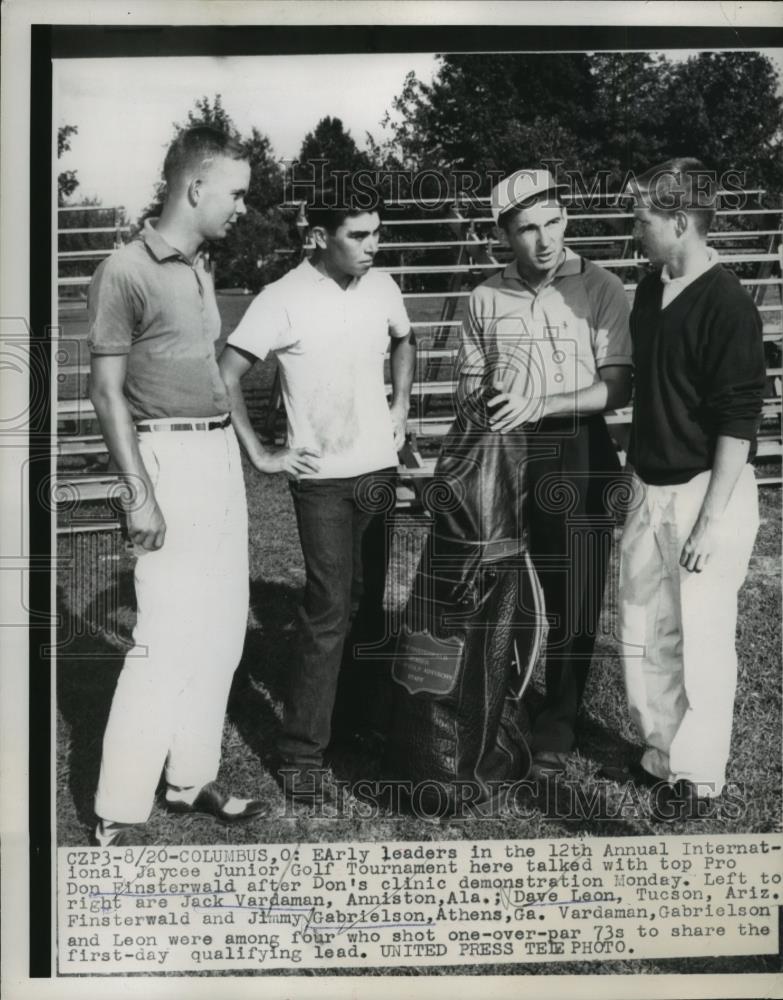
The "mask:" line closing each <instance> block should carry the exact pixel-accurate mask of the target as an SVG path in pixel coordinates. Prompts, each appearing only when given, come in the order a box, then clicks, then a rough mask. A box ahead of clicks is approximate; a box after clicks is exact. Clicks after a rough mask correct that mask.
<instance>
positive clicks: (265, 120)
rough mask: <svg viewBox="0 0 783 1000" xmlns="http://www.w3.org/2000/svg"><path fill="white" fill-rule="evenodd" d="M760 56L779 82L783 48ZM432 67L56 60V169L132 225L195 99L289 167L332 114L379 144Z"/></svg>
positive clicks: (414, 62) (430, 58)
mask: <svg viewBox="0 0 783 1000" xmlns="http://www.w3.org/2000/svg"><path fill="white" fill-rule="evenodd" d="M762 51H765V52H766V54H768V55H770V56H771V57H772V58H773V61H774V63H775V65H776V68H777V70H778V73H779V75H780V76H781V79H782V80H783V50H781V49H777V50H762ZM690 54H692V53H691V52H690V51H685V50H680V51H678V52H667V53H666V55H668V56H670V57H675V58H685V57H686V56H688V55H690ZM436 69H437V62H436V59H435V56H434V55H431V54H419V53H388V54H386V53H384V54H377V53H376V54H374V55H373V56H372V57H369V56H368V55H367V54H366V53H357V54H348V55H313V56H304V55H297V56H231V57H160V58H134V59H131V58H116V59H100V58H96V59H65V60H60V61H57V62H56V63H55V67H54V73H55V86H54V91H55V105H54V124H55V127H58V126H61V125H76V126H77V127H78V129H79V131H78V134H77V135H75V136H73V137H72V139H71V150H70V152H68V153H65V154H64V155H63V156H62V157H61V159H60V160H59V162H58V164H57V170H58V171H60V170H75V171H76V172H77V177H78V179H79V187H78V188H77V190H76V192H75V195H74V200H78V199H80V198H84V197H97V198H98V199H100V201H101V203H102V204H104V205H105V206H107V207H118V206H120V205H122V206H124V207H125V209H126V211H127V212H128V215H129V216H130V218H131V219H135V218H136V217H137V216H138V215H139V213H140V212H141V210H142V209H143V208H144V207H145V206H146V205H147V204H148V203H149V202H150V200H151V198H152V195H153V191H154V187H155V184H156V182H157V180H158V179H159V176H160V167H161V164H162V161H163V156H164V154H165V150H166V147H167V145H168V143H169V142H170V141H171V138H172V136H173V127H172V126H173V123H174V122H183V121H184V120H185V119H186V118H187V114H188V111H190V110H191V109H192V108H193V105H194V101H195V100H196V99H197V98H200V97H203V96H207V97H209V98H210V100H211V99H212V98H213V97H214V96H215V94H221V95H222V99H223V106H224V108H225V109H226V111H227V112H228V113H229V114H230V115H231V117H232V118H233V120H234V122H235V124H236V126H237V128H238V129H239V131H240V132H241V133H243V134H248V133H249V132H250V130H251V128H252V127H253V126H255V127H256V128H258V130H259V131H260V132H262V133H264V134H265V135H267V136H268V137H269V139H270V140H271V143H272V147H273V149H274V151H275V154H276V155H277V156H278V157H281V158H285V159H293V158H294V157H296V155H297V154H298V152H299V149H300V147H301V144H302V140H303V139H304V137H305V135H306V134H307V132H310V131H312V130H313V129H314V128H315V126H316V125H317V123H318V122H319V121H320V119H321V118H324V117H325V116H327V115H331V116H332V117H336V118H341V119H342V121H343V124H344V126H345V127H346V128H347V129H348V130H349V131H350V132H351V134H352V135H353V137H354V139H355V140H356V142H357V144H358V145H359V146H360V147H363V146H364V144H365V133H366V132H367V131H369V132H371V133H372V134H373V135H374V137H375V138H376V139H381V138H382V137H383V130H382V129H381V127H380V122H381V119H382V118H383V116H384V114H385V113H386V111H391V107H392V101H393V99H394V98H395V97H396V96H397V95H398V94H399V93H400V92H401V90H402V86H403V82H404V79H405V75H406V74H407V73H408V72H409V71H410V70H413V71H414V72H415V73H416V75H417V76H418V77H419V79H421V80H423V81H424V82H426V83H429V82H430V81H431V80H432V77H433V74H434V72H435V71H436ZM466 127H469V123H466Z"/></svg>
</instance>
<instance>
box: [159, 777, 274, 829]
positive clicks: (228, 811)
mask: <svg viewBox="0 0 783 1000" xmlns="http://www.w3.org/2000/svg"><path fill="white" fill-rule="evenodd" d="M166 808H167V809H168V810H169V812H173V813H206V814H207V815H209V816H214V817H215V819H216V820H218V821H219V822H221V823H244V822H245V821H246V820H249V819H253V817H255V816H261V815H262V814H263V813H264V811H265V806H264V803H263V802H261V800H260V799H240V798H237V797H236V796H234V795H226V793H225V792H224V791H223V790H222V789H221V788H220V786H219V785H218V784H217V783H216V782H214V781H209V782H207V784H206V785H204V787H203V788H202V789H201V791H200V792H199V793H198V795H197V796H196V797H195V799H194V800H193V804H192V805H191V804H190V803H188V802H181V801H178V800H176V799H174V800H173V801H172V800H171V799H168V798H167V799H166Z"/></svg>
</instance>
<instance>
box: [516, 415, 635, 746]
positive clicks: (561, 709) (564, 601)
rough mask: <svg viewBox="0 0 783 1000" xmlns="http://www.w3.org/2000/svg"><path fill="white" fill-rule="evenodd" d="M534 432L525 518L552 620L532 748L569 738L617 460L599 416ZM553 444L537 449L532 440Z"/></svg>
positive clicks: (598, 589)
mask: <svg viewBox="0 0 783 1000" xmlns="http://www.w3.org/2000/svg"><path fill="white" fill-rule="evenodd" d="M543 430H544V431H545V432H544V433H541V434H536V435H535V436H533V435H531V444H533V445H534V447H533V448H532V449H531V457H530V459H529V461H528V464H527V466H526V469H527V473H528V490H529V492H528V505H527V526H528V530H529V539H530V554H531V555H532V557H533V563H534V565H535V567H536V572H537V573H538V577H539V580H540V581H541V586H542V588H543V590H544V597H545V601H546V612H547V618H548V620H549V637H548V641H547V657H546V675H545V676H546V697H545V702H544V707H543V709H542V711H541V712H540V713H539V715H538V717H537V718H536V719H535V721H534V724H533V740H532V750H533V752H534V753H535V752H537V751H542V750H548V751H558V752H567V751H569V750H571V749H572V748H573V745H574V727H575V724H576V716H577V712H578V711H579V706H580V704H581V701H582V695H583V693H584V688H585V684H586V682H587V674H588V670H589V667H590V660H591V657H592V655H593V646H594V644H595V636H596V632H597V629H598V622H599V617H600V614H601V602H602V599H603V591H604V583H605V580H606V570H607V567H608V563H609V554H610V550H611V542H612V529H613V525H614V520H615V517H614V514H613V513H612V510H613V506H617V505H616V503H614V498H615V497H616V494H614V491H615V489H616V487H617V484H618V476H619V472H620V466H619V462H618V459H617V455H616V452H615V449H614V446H613V445H612V442H611V439H610V437H609V433H608V431H607V429H606V424H605V423H604V420H603V417H600V416H599V417H590V418H586V419H583V420H581V421H580V422H579V424H578V426H577V427H576V428H573V429H570V430H569V431H568V432H567V433H558V425H557V423H555V422H553V423H552V424H550V425H549V426H548V427H546V426H545V427H544V428H543ZM549 444H551V445H554V446H556V447H555V448H554V449H553V450H555V451H556V454H554V455H551V456H550V455H542V456H539V457H536V455H535V448H536V446H542V448H543V446H545V445H549Z"/></svg>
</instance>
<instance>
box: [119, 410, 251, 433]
mask: <svg viewBox="0 0 783 1000" xmlns="http://www.w3.org/2000/svg"><path fill="white" fill-rule="evenodd" d="M230 423H231V414H230V413H228V414H226V416H225V417H215V418H214V419H212V420H176V421H163V422H160V421H155V420H149V421H146V422H144V423H140V424H137V425H136V430H137V431H217V430H220V429H221V428H223V427H228V425H229V424H230Z"/></svg>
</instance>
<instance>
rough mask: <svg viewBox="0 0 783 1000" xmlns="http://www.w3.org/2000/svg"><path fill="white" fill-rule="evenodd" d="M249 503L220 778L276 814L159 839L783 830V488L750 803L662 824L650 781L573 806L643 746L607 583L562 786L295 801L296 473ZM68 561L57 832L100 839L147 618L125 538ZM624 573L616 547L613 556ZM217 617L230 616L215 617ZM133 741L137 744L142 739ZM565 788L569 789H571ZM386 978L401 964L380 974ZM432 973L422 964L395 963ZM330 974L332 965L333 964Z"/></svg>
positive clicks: (771, 563)
mask: <svg viewBox="0 0 783 1000" xmlns="http://www.w3.org/2000/svg"><path fill="white" fill-rule="evenodd" d="M248 304H249V299H248V298H244V297H240V296H236V297H234V296H231V297H228V296H227V297H222V300H221V309H222V310H224V322H225V328H224V329H225V333H226V334H227V333H228V332H230V329H233V326H234V325H235V324H236V322H238V319H239V317H240V316H241V314H242V313H243V312H244V309H245V308H246V307H247V305H248ZM249 380H250V382H251V385H250V389H251V398H252V393H256V394H257V396H256V397H255V398H256V399H257V402H258V405H257V406H256V407H254V411H255V414H256V415H257V416H260V415H261V413H262V410H263V404H264V403H265V401H266V398H267V397H268V389H269V380H270V368H269V366H265V367H262V366H256V369H254V371H253V373H252V374H251V376H250V377H249ZM245 475H246V483H247V489H248V504H249V511H250V525H251V536H250V573H251V607H250V615H249V622H248V632H247V639H246V644H245V650H244V655H243V658H242V661H241V663H240V666H239V668H238V670H237V673H236V677H235V681H234V685H233V689H232V694H231V698H230V702H229V708H228V714H227V719H226V723H225V728H224V734H223V758H222V766H221V774H220V780H222V781H224V782H225V783H226V785H228V786H230V787H231V789H232V790H233V791H235V792H237V793H240V794H241V793H245V794H248V795H254V796H258V797H260V798H262V799H264V800H265V801H266V802H267V804H268V811H267V815H266V816H264V817H261V818H259V819H258V820H257V821H254V822H253V823H251V824H250V825H247V826H242V827H238V828H234V829H230V830H227V829H226V828H224V827H221V826H219V825H218V824H216V823H215V822H214V821H213V820H211V819H209V818H207V817H185V818H184V819H183V818H177V819H173V818H172V817H171V816H169V815H168V814H167V813H166V812H165V811H164V810H163V809H162V808H160V807H159V806H157V805H156V807H155V809H154V811H153V814H152V817H151V819H150V822H149V832H150V835H151V839H152V842H154V843H160V844H211V843H215V844H222V843H227V842H228V843H265V842H269V843H272V842H281V841H282V842H315V841H345V840H353V841H361V840H370V841H395V840H412V841H430V840H449V839H457V840H461V839H471V840H475V839H526V838H554V837H568V836H573V835H576V834H588V835H596V836H629V835H634V834H637V835H644V834H647V835H650V834H654V835H660V834H664V833H673V834H692V835H696V834H706V833H739V832H772V831H778V830H779V829H780V823H781V795H780V792H781V670H780V648H781V630H780V599H781V594H780V546H781V527H780V524H781V493H780V490H779V489H778V488H766V489H762V490H761V491H760V496H761V515H762V524H761V528H760V531H759V534H758V538H757V541H756V546H755V550H754V554H753V558H752V562H751V568H750V573H749V576H748V579H747V581H746V583H745V585H744V587H743V589H742V592H741V594H740V613H739V623H740V624H739V628H738V636H737V644H738V652H739V684H738V692H737V699H736V708H735V723H734V734H733V741H732V753H731V764H730V771H729V780H730V782H732V783H734V784H736V785H737V787H738V798H739V801H740V803H741V808H740V810H739V815H736V814H732V815H726V814H725V813H724V812H722V811H719V812H718V813H717V814H716V815H715V816H713V817H711V818H705V819H694V820H684V821H681V822H678V823H673V824H668V825H666V826H664V827H662V826H661V825H660V824H658V823H656V822H655V821H654V820H652V819H651V818H650V816H649V809H648V806H649V799H646V798H645V795H646V793H640V795H639V796H638V799H636V800H635V802H634V803H632V807H631V808H629V809H627V810H625V811H624V812H623V815H622V817H621V818H618V819H613V820H608V819H601V818H598V817H594V818H581V819H569V818H568V817H567V816H566V815H565V814H566V813H567V812H568V805H569V802H571V801H572V800H573V796H574V795H575V794H576V791H575V790H576V789H581V796H582V801H583V802H584V801H589V798H590V796H591V795H593V794H597V795H601V796H605V797H606V801H607V802H608V803H609V804H610V805H611V804H615V805H619V803H620V802H621V801H624V800H623V796H624V794H625V793H624V791H623V789H622V788H621V786H619V785H616V784H612V783H609V782H599V781H597V780H596V776H595V775H596V771H597V770H598V768H599V766H600V764H601V763H602V762H603V761H608V760H610V759H612V758H617V757H618V756H620V757H625V758H629V759H630V758H632V757H634V756H635V755H636V754H637V753H638V745H637V738H636V736H635V734H634V732H633V730H632V727H631V724H630V721H629V718H628V713H627V709H626V706H625V697H624V691H623V684H622V678H621V671H620V664H619V661H618V659H617V644H616V640H615V638H614V631H615V630H614V626H615V620H616V609H615V607H614V600H613V596H612V595H613V594H614V593H615V589H614V587H613V586H609V587H608V588H607V600H606V602H605V607H604V615H603V620H602V632H601V635H600V637H599V639H598V642H597V646H596V655H595V658H594V662H593V666H592V670H591V677H590V681H589V683H588V688H587V692H586V697H585V701H584V706H583V710H582V715H581V720H580V733H579V747H580V752H579V755H578V756H577V758H576V760H575V761H574V763H573V765H572V767H571V770H570V772H569V774H568V775H567V779H568V780H567V781H566V782H565V783H564V784H563V790H562V793H559V794H558V795H557V796H553V797H551V798H550V799H549V800H545V799H531V800H529V801H526V802H525V803H523V808H519V803H517V808H514V809H513V810H509V811H508V812H507V813H505V814H502V815H500V816H499V817H497V818H494V819H485V820H479V819H473V820H466V821H463V822H459V823H454V822H442V823H432V822H427V821H425V820H420V819H415V818H412V817H409V816H399V815H395V814H393V813H392V812H391V811H389V810H384V809H380V810H379V811H378V813H377V815H374V816H373V817H372V818H364V817H363V816H362V815H361V814H360V810H359V807H358V805H357V803H356V802H355V800H353V799H352V798H351V797H350V796H348V797H347V798H346V801H345V809H344V810H343V811H342V813H341V815H338V816H334V817H316V816H313V815H312V814H310V813H309V812H307V811H306V810H301V809H297V810H292V809H291V807H289V806H286V804H285V802H284V800H283V797H282V794H281V793H280V791H279V789H278V786H277V784H276V783H275V781H274V780H273V778H272V777H271V775H270V773H269V770H268V767H269V764H270V762H271V759H272V752H273V747H274V743H275V738H276V735H277V731H278V728H279V720H280V712H281V697H282V688H283V681H284V676H285V671H286V666H287V664H288V663H289V662H290V660H291V658H292V656H293V655H294V637H295V612H296V606H297V601H298V596H299V593H300V588H301V587H302V584H303V581H304V574H303V565H302V558H301V553H300V550H299V542H298V538H297V535H296V526H295V523H294V517H293V509H292V505H291V500H290V496H289V494H288V489H287V485H286V483H285V481H284V479H283V478H282V477H279V476H278V477H264V476H261V475H260V474H258V473H256V472H254V471H253V470H252V469H250V468H246V470H245ZM398 516H400V517H401V518H402V523H403V524H405V523H407V524H408V525H409V526H410V532H409V537H408V539H407V540H406V541H404V542H401V543H400V546H399V549H398V550H396V551H394V552H393V553H392V571H391V573H390V579H389V589H388V592H387V596H388V597H389V599H390V600H391V599H392V595H393V594H400V593H402V594H403V595H404V592H405V587H406V584H407V582H408V581H410V579H411V577H412V575H413V572H414V570H415V563H416V558H417V555H418V551H419V548H420V543H421V537H422V534H421V528H420V527H418V526H417V525H416V524H414V523H412V521H411V520H410V519H408V520H407V521H406V520H405V518H406V515H404V514H402V515H398ZM58 554H59V557H60V560H61V567H62V568H61V571H60V574H59V577H58V590H57V596H58V610H59V612H60V614H61V616H62V619H61V620H62V629H61V635H62V636H63V637H68V636H70V639H69V640H68V642H67V644H66V646H65V647H64V648H63V653H64V654H66V655H63V656H61V658H60V662H59V664H58V670H57V697H58V714H57V840H58V843H59V844H61V845H82V844H85V843H86V842H87V838H88V835H89V832H90V828H91V826H92V824H93V823H94V816H93V812H92V804H93V795H94V791H95V786H96V783H97V777H98V767H99V763H100V753H101V739H102V734H103V729H104V726H105V722H106V718H107V715H108V711H109V706H110V703H111V697H112V693H113V690H114V686H115V683H116V679H117V676H118V673H119V670H120V668H121V665H122V658H123V654H124V650H125V649H126V648H127V644H128V639H129V635H130V631H131V629H132V626H133V620H134V602H133V588H132V562H131V560H130V558H129V556H128V554H127V553H126V552H125V550H124V548H123V545H122V543H121V541H120V540H119V538H118V536H117V535H110V534H103V535H99V536H96V535H93V536H91V537H89V536H79V535H74V536H62V537H61V538H60V539H59V543H58ZM611 572H612V579H613V580H614V581H616V574H617V565H616V558H614V559H613V563H612V570H611ZM214 626H215V627H216V628H219V627H220V623H219V622H217V621H216V622H215V623H214ZM542 686H543V677H542V676H541V674H540V672H539V673H538V674H537V675H536V676H535V677H534V680H533V685H532V690H531V691H530V701H531V705H532V707H533V708H535V706H536V704H537V703H538V702H540V698H541V691H542ZM129 752H132V748H129ZM331 763H332V765H333V767H334V770H335V773H336V775H337V777H338V778H339V779H341V780H344V781H346V782H348V783H349V784H350V783H353V782H354V781H356V780H358V779H359V778H370V779H373V778H376V777H377V778H381V777H383V775H382V771H381V764H380V760H379V758H378V757H374V756H372V755H371V754H367V753H365V754H364V755H362V757H361V758H360V757H358V756H356V755H354V754H352V753H351V752H348V751H342V752H335V754H334V756H333V759H332V761H331ZM564 795H565V800H564V798H563V796H564ZM776 969H777V964H776V961H774V960H772V959H770V960H769V962H767V961H766V960H760V959H733V958H726V959H714V958H713V959H709V960H707V959H705V960H697V959H692V960H683V961H674V960H666V961H637V962H604V963H596V964H592V963H567V964H565V963H563V964H560V965H558V964H557V963H549V964H546V965H523V966H507V965H498V966H482V967H481V971H482V972H484V973H493V974H511V973H514V974H520V973H531V974H532V973H538V974H543V973H561V974H563V973H567V974H578V973H580V972H581V973H594V974H595V973H610V972H611V973H623V972H624V973H627V974H630V973H637V972H655V971H658V972H681V971H687V972H693V973H695V972H729V971H738V972H739V971H775V970H776ZM366 971H367V972H369V973H370V974H383V973H384V972H387V973H388V971H389V970H380V969H379V970H366ZM393 971H394V972H396V973H399V974H403V973H409V974H420V973H421V971H422V970H421V969H420V968H410V969H398V970H393ZM431 971H432V972H435V973H438V974H446V973H449V972H461V973H463V974H464V973H466V972H470V971H471V970H470V969H468V968H465V967H460V968H453V967H443V968H437V969H434V970H431ZM319 974H323V973H319Z"/></svg>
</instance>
